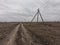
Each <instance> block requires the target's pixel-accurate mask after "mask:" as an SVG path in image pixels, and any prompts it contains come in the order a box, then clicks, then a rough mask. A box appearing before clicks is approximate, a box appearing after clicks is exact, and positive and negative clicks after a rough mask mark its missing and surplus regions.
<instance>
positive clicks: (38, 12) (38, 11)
mask: <svg viewBox="0 0 60 45" xmlns="http://www.w3.org/2000/svg"><path fill="white" fill-rule="evenodd" d="M36 16H37V22H39V16H40V18H41V20H42V22H44V20H43V17H42V15H41V12H40V10H39V8H38V9H37V13H36V14H35V16H34V17H33V19H32V20H31V22H33V20H34V19H35V17H36Z"/></svg>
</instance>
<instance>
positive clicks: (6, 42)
mask: <svg viewBox="0 0 60 45" xmlns="http://www.w3.org/2000/svg"><path fill="white" fill-rule="evenodd" d="M19 27H20V24H19V25H17V26H16V27H15V29H14V30H13V31H12V32H11V33H10V34H9V35H8V36H7V37H6V38H5V39H3V40H2V41H1V43H0V45H16V42H15V40H16V35H17V31H18V30H19Z"/></svg>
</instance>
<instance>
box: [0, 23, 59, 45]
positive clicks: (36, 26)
mask: <svg viewBox="0 0 60 45" xmlns="http://www.w3.org/2000/svg"><path fill="white" fill-rule="evenodd" d="M17 24H19V23H2V22H1V23H0V41H1V40H2V39H4V38H5V37H6V36H7V35H8V34H9V33H10V32H11V31H12V30H13V29H14V28H15V27H16V25H17ZM23 24H24V27H25V28H26V29H27V30H29V31H30V32H32V34H33V35H36V37H37V38H38V39H39V40H40V41H41V43H42V44H43V45H60V23H59V22H45V23H28V22H27V23H23Z"/></svg>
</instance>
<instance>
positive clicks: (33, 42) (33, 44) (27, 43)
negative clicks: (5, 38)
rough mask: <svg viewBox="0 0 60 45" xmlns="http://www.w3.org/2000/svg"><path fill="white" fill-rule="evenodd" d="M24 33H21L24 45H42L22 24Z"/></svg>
mask: <svg viewBox="0 0 60 45" xmlns="http://www.w3.org/2000/svg"><path fill="white" fill-rule="evenodd" d="M21 28H22V32H21V36H22V38H21V40H22V42H23V45H42V44H41V43H40V40H39V39H37V38H36V36H35V35H33V34H32V33H31V32H30V31H29V30H27V29H26V28H25V27H24V26H23V24H21Z"/></svg>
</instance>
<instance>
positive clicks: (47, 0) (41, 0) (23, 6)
mask: <svg viewBox="0 0 60 45" xmlns="http://www.w3.org/2000/svg"><path fill="white" fill-rule="evenodd" d="M38 8H39V9H40V11H41V14H42V17H43V19H44V21H60V0H0V22H1V21H3V22H4V21H5V22H6V21H7V22H9V21H12V22H13V21H16V22H20V21H31V19H32V18H33V16H34V14H35V13H36V12H37V9H38ZM40 20H41V19H40Z"/></svg>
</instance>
